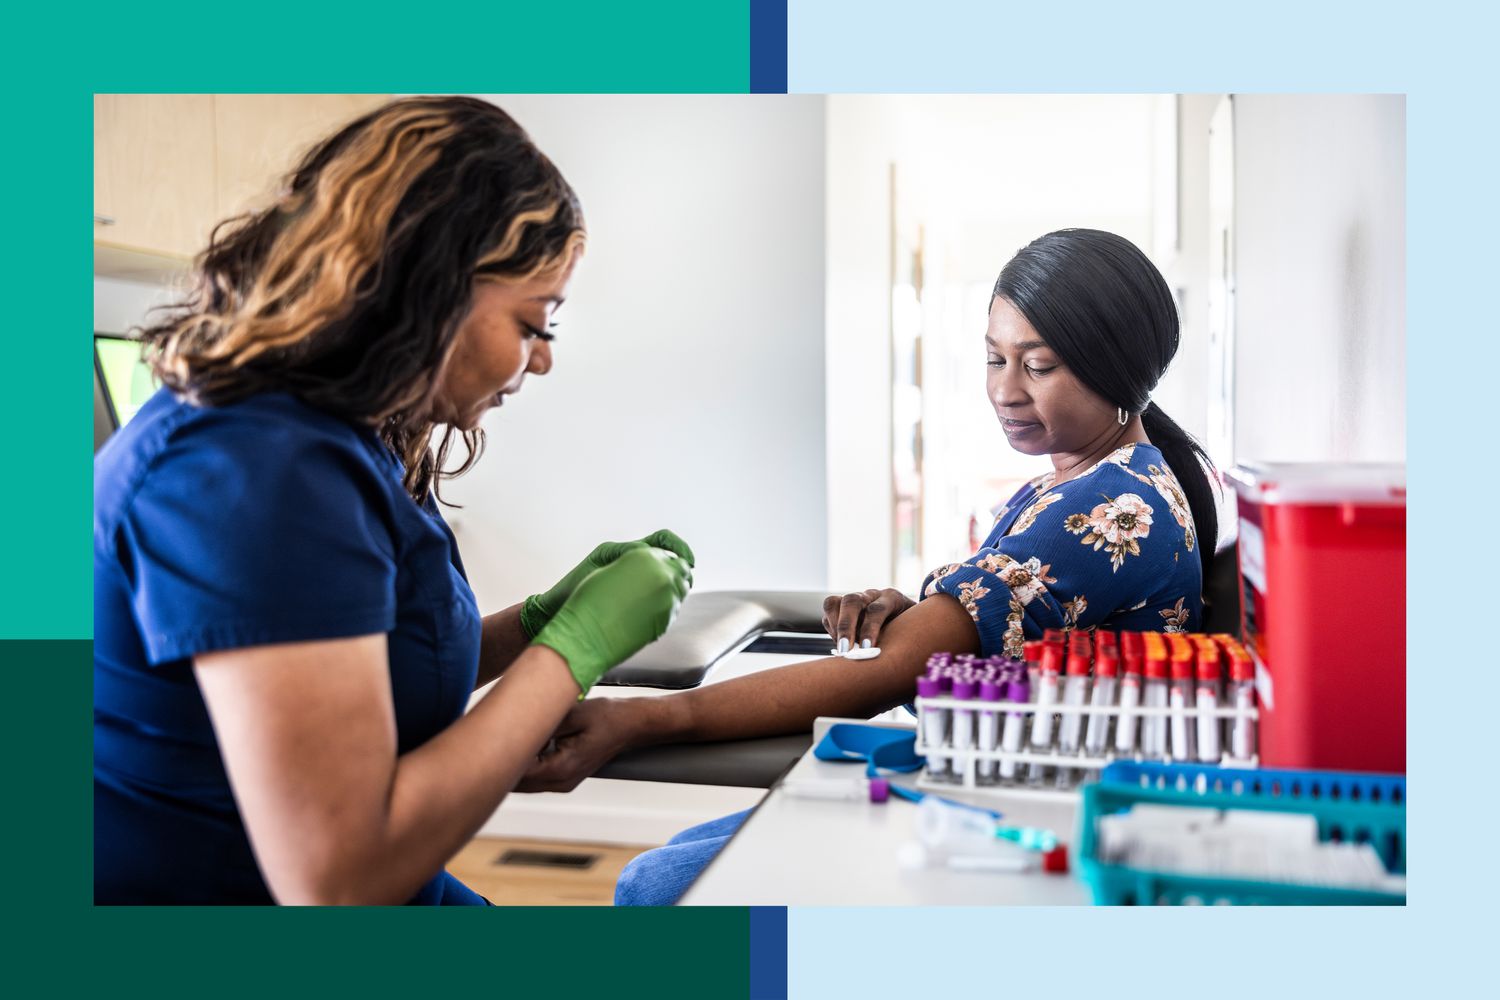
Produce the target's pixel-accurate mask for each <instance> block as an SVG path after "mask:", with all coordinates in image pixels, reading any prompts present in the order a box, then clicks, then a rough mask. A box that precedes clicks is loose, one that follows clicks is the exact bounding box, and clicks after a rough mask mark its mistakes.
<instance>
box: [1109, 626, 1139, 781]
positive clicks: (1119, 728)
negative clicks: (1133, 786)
mask: <svg viewBox="0 0 1500 1000" xmlns="http://www.w3.org/2000/svg"><path fill="white" fill-rule="evenodd" d="M1127 634H1128V635H1131V636H1134V637H1135V641H1134V642H1126V641H1125V640H1124V639H1123V638H1122V639H1121V643H1120V645H1121V654H1122V656H1123V658H1124V671H1123V674H1122V676H1121V677H1120V711H1119V714H1118V715H1117V716H1116V717H1115V753H1116V754H1134V753H1135V736H1136V730H1137V728H1139V726H1140V715H1139V714H1138V713H1137V712H1136V708H1138V707H1139V706H1140V704H1141V658H1142V651H1141V641H1140V636H1139V635H1138V634H1136V633H1134V632H1131V633H1127Z"/></svg>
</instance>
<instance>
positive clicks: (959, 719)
mask: <svg viewBox="0 0 1500 1000" xmlns="http://www.w3.org/2000/svg"><path fill="white" fill-rule="evenodd" d="M978 692H979V685H978V683H976V682H975V681H973V680H969V679H968V678H967V677H965V676H961V677H960V679H958V680H955V681H954V682H953V699H954V700H955V701H958V702H961V703H967V702H972V701H973V700H974V696H975V695H976V694H978ZM952 732H953V742H952V744H951V745H952V747H953V749H954V750H963V751H968V750H972V749H974V709H973V708H972V707H965V706H964V705H962V704H960V705H956V706H954V708H953V729H952ZM973 762H974V759H973V758H972V757H969V756H955V757H954V758H953V771H954V773H955V774H956V775H957V776H958V777H959V779H960V780H962V779H964V778H967V776H968V774H969V765H971V764H972V763H973Z"/></svg>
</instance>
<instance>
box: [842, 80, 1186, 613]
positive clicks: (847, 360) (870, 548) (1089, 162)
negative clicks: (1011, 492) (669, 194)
mask: <svg viewBox="0 0 1500 1000" xmlns="http://www.w3.org/2000/svg"><path fill="white" fill-rule="evenodd" d="M828 101H829V111H828V205H827V208H828V284H829V295H828V329H827V341H828V346H827V357H828V448H827V453H828V477H829V494H828V500H829V582H830V585H831V586H830V589H831V590H834V591H845V590H856V589H864V588H866V587H880V586H895V587H898V588H903V589H906V590H908V591H910V590H912V589H913V588H915V587H916V586H917V585H918V584H919V583H920V573H919V574H918V575H917V577H916V578H915V579H906V578H903V579H895V578H893V574H892V558H891V554H892V551H891V550H892V539H891V533H892V529H891V524H892V511H891V464H892V463H891V442H890V435H891V398H890V397H891V363H890V340H891V325H890V266H891V265H890V254H891V248H890V244H891V206H890V199H891V193H890V165H891V164H892V163H896V164H897V165H898V180H897V187H898V196H899V198H900V200H901V204H900V207H899V209H898V211H900V212H901V213H903V221H904V222H912V223H921V224H923V226H924V228H925V232H926V237H927V250H928V256H927V265H928V271H927V277H928V283H927V302H926V304H925V328H924V333H923V337H924V342H925V345H924V346H925V350H924V369H925V378H924V381H925V383H926V398H925V399H924V402H923V419H924V446H925V448H926V454H925V468H926V472H927V474H928V478H927V481H926V483H925V484H924V490H925V499H926V503H927V508H928V509H927V511H926V516H925V518H924V523H925V527H926V533H925V537H924V539H923V549H924V551H925V553H926V561H927V565H928V566H931V565H935V564H937V563H939V562H942V561H944V560H945V559H946V558H949V556H948V555H947V554H946V553H947V552H948V551H949V550H948V548H947V547H948V546H952V545H957V546H965V545H966V539H967V529H966V524H967V515H968V513H969V511H970V510H971V509H973V508H974V507H983V508H988V507H989V506H991V505H993V504H998V503H1000V502H1002V501H1003V500H1005V499H1006V496H1005V495H996V494H995V493H994V491H993V490H991V489H990V484H991V481H992V480H995V479H999V478H1005V477H1010V478H1015V479H1024V478H1028V477H1030V476H1032V475H1035V474H1037V473H1038V472H1041V471H1043V470H1044V469H1045V468H1046V467H1047V462H1046V460H1045V459H1035V458H1028V457H1026V456H1021V455H1018V454H1017V453H1015V452H1013V451H1011V450H1010V448H1009V446H1008V445H1007V444H1006V442H1005V440H1004V435H1003V434H1002V433H1001V432H1000V429H999V427H998V424H997V423H996V420H995V416H994V412H993V409H992V408H991V406H990V404H989V402H988V400H987V399H986V397H985V390H984V365H983V359H984V354H983V348H982V340H983V335H984V328H985V322H986V316H985V312H984V310H985V307H986V305H987V303H988V289H989V288H990V287H991V286H992V285H993V284H994V281H995V278H996V276H997V275H998V274H999V272H1000V269H1001V267H1002V266H1003V265H1004V264H1005V262H1006V261H1007V260H1009V259H1010V257H1011V256H1012V255H1013V254H1014V253H1015V252H1016V251H1017V250H1019V249H1020V248H1021V247H1022V246H1024V245H1025V244H1026V243H1027V242H1029V241H1030V240H1032V239H1034V238H1036V237H1037V236H1040V235H1042V234H1043V233H1046V232H1049V231H1051V230H1054V229H1059V228H1062V227H1066V226H1088V227H1094V228H1099V229H1107V230H1110V231H1113V232H1117V233H1119V234H1121V235H1122V236H1125V237H1126V238H1128V239H1130V240H1132V241H1134V242H1135V243H1136V244H1137V245H1139V246H1141V247H1142V248H1143V249H1145V250H1147V251H1148V252H1149V251H1150V249H1151V245H1152V239H1151V237H1152V231H1151V223H1152V215H1153V204H1152V200H1151V192H1152V181H1153V176H1152V159H1151V157H1152V149H1153V145H1154V142H1153V139H1154V136H1153V123H1154V121H1155V107H1156V100H1155V98H1154V97H1152V96H1150V95H1131V94H1118V95H1076V94H1065V95H1055V94H1054V95H1017V94H987V95H895V96H893V95H835V96H832V97H830V98H829V99H828ZM971 293H973V294H971ZM1191 365H1192V362H1191V361H1190V362H1189V367H1191ZM1191 379H1192V375H1191V374H1189V375H1188V376H1186V378H1183V377H1179V378H1177V379H1176V380H1175V381H1168V382H1163V384H1162V387H1161V390H1160V392H1159V393H1158V397H1159V398H1160V399H1161V401H1162V404H1163V406H1164V407H1166V408H1167V409H1168V412H1170V413H1173V415H1174V416H1178V415H1179V412H1180V409H1181V406H1180V405H1179V403H1180V402H1186V403H1188V404H1189V405H1193V406H1197V407H1198V408H1200V409H1201V407H1202V402H1201V400H1194V399H1193V398H1192V387H1191V386H1190V385H1188V386H1184V385H1183V384H1182V383H1184V382H1190V381H1191ZM1179 397H1181V399H1179ZM1198 422H1199V423H1200V424H1201V422H1202V421H1201V419H1200V420H1199V421H1198ZM1185 426H1191V420H1189V421H1188V422H1187V423H1186V424H1185ZM996 488H998V487H996ZM1011 488H1013V487H1011ZM1007 492H1008V491H1007ZM981 495H982V496H983V497H984V499H983V501H982V502H979V497H980V496H981ZM971 500H972V501H975V502H974V503H972V504H971V503H970V501H971ZM954 515H956V516H954ZM966 552H967V549H965V554H966ZM934 553H944V554H943V555H941V556H939V555H935V554H934Z"/></svg>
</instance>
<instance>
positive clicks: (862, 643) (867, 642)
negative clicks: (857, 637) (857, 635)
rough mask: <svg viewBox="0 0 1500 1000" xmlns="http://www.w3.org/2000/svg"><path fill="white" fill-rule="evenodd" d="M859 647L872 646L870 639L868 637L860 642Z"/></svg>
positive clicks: (867, 647) (866, 647)
mask: <svg viewBox="0 0 1500 1000" xmlns="http://www.w3.org/2000/svg"><path fill="white" fill-rule="evenodd" d="M859 648H860V649H869V648H870V640H869V639H866V640H865V641H864V642H861V643H860V644H859Z"/></svg>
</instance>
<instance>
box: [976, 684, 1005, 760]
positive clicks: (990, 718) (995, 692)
mask: <svg viewBox="0 0 1500 1000" xmlns="http://www.w3.org/2000/svg"><path fill="white" fill-rule="evenodd" d="M1002 693H1004V688H1003V687H1002V686H1001V681H1000V679H999V672H998V671H997V670H992V671H990V676H989V677H987V678H986V679H985V680H983V681H980V683H979V700H980V701H982V702H984V703H985V706H986V707H985V708H982V709H980V710H979V749H981V750H994V749H995V747H996V746H998V745H999V743H1000V713H999V712H998V711H996V710H995V709H994V708H991V707H989V706H992V705H995V704H998V703H999V701H1000V695H1001V694H1002ZM996 763H997V761H996V760H995V759H994V758H993V757H981V758H979V768H978V772H977V777H978V780H979V781H980V782H981V783H984V784H992V783H993V782H994V780H995V765H996Z"/></svg>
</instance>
